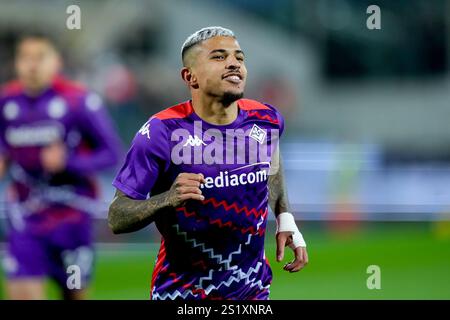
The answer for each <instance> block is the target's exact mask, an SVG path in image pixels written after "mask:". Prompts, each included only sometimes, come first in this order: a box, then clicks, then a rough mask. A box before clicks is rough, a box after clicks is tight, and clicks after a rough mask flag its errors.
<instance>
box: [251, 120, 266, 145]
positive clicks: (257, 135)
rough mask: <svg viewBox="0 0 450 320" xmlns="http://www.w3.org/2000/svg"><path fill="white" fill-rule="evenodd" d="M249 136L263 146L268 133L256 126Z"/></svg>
mask: <svg viewBox="0 0 450 320" xmlns="http://www.w3.org/2000/svg"><path fill="white" fill-rule="evenodd" d="M249 136H250V138H253V139H255V140H256V141H258V142H259V143H260V144H262V143H263V142H264V139H265V138H266V131H264V129H261V128H260V127H258V126H257V125H256V124H254V125H253V128H252V130H251V131H250V135H249Z"/></svg>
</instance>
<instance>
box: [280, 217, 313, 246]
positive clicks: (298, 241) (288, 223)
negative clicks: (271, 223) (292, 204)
mask: <svg viewBox="0 0 450 320" xmlns="http://www.w3.org/2000/svg"><path fill="white" fill-rule="evenodd" d="M280 232H292V240H293V241H292V243H291V244H290V245H289V247H290V248H291V249H296V248H298V247H306V242H305V240H304V239H303V236H302V234H301V232H300V231H299V230H298V228H297V225H296V224H295V219H294V216H293V215H292V213H289V212H283V213H280V214H279V215H278V216H277V234H278V233H280Z"/></svg>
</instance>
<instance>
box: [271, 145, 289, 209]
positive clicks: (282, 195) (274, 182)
mask: <svg viewBox="0 0 450 320" xmlns="http://www.w3.org/2000/svg"><path fill="white" fill-rule="evenodd" d="M277 153H278V152H277ZM271 169H273V171H275V173H274V174H272V175H269V206H270V208H271V209H272V211H273V213H274V214H275V216H278V215H279V214H280V213H282V212H290V207H289V201H288V197H287V190H286V184H285V180H284V172H283V165H282V161H281V156H280V155H279V154H276V155H275V157H274V161H273V163H272V168H271Z"/></svg>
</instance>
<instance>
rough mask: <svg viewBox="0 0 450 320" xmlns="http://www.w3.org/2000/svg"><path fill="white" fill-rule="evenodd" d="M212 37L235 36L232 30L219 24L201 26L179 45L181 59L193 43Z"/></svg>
mask: <svg viewBox="0 0 450 320" xmlns="http://www.w3.org/2000/svg"><path fill="white" fill-rule="evenodd" d="M213 37H232V38H236V36H235V35H234V32H233V31H231V30H230V29H227V28H223V27H219V26H212V27H206V28H202V29H200V30H197V31H195V32H194V33H193V34H191V35H190V36H189V37H187V39H186V40H185V41H184V43H183V45H182V46H181V59H182V60H183V61H184V56H185V55H186V52H187V51H188V50H189V49H190V48H192V47H194V46H195V45H197V44H199V43H201V42H203V41H205V40H208V39H211V38H213Z"/></svg>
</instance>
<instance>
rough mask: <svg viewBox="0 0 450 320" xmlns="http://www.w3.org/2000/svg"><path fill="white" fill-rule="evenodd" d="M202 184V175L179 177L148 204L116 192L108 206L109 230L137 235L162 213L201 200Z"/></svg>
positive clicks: (188, 174)
mask: <svg viewBox="0 0 450 320" xmlns="http://www.w3.org/2000/svg"><path fill="white" fill-rule="evenodd" d="M204 182H205V181H204V178H203V175H202V174H195V173H180V174H179V175H178V177H177V178H176V179H175V181H174V183H173V184H172V186H171V187H170V189H169V190H168V191H166V192H163V193H160V194H158V195H155V196H152V197H150V198H149V199H147V200H134V199H131V198H129V197H127V196H126V195H125V194H124V193H123V192H121V191H120V190H117V191H116V194H115V196H114V199H113V201H112V202H111V205H110V206H109V212H108V224H109V227H110V228H111V230H112V231H113V233H115V234H118V233H125V232H133V231H137V230H140V229H142V228H144V227H146V226H147V225H149V224H150V223H152V222H153V221H155V218H156V215H157V214H158V213H159V212H161V211H164V210H165V209H168V208H176V207H178V206H180V205H183V204H184V203H185V202H186V201H187V200H189V199H192V200H204V197H203V196H202V192H201V190H200V183H204Z"/></svg>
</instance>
